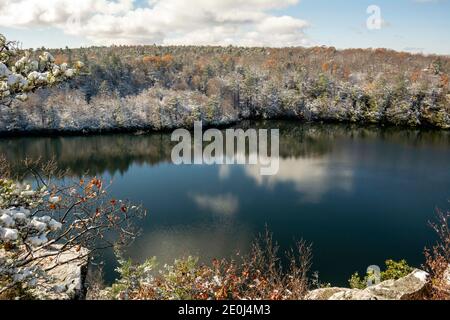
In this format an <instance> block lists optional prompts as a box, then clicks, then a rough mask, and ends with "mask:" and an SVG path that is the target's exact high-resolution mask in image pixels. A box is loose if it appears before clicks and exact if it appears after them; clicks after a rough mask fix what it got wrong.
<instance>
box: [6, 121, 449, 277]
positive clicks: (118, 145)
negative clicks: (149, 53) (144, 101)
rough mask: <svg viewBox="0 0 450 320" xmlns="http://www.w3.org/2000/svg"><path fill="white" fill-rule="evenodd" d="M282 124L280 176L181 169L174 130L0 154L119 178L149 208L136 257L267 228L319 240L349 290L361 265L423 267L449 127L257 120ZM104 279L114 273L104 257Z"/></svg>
mask: <svg viewBox="0 0 450 320" xmlns="http://www.w3.org/2000/svg"><path fill="white" fill-rule="evenodd" d="M238 127H243V128H248V127H252V128H271V129H277V128H279V129H280V156H281V160H280V171H279V173H278V174H277V175H276V176H268V177H263V176H261V175H260V174H259V170H258V168H256V167H255V166H206V165H204V166H198V165H197V166H192V165H182V166H175V165H173V164H172V163H171V157H170V155H171V149H172V146H173V143H171V141H170V134H169V133H157V134H145V135H132V134H115V135H99V136H85V137H72V136H67V137H29V138H17V137H16V138H2V139H0V153H3V154H5V155H6V157H7V158H8V159H9V160H10V161H11V162H12V163H13V167H15V169H16V170H20V168H19V165H18V164H17V163H18V161H19V160H22V159H24V158H25V157H29V158H38V157H41V158H42V159H44V160H45V159H50V158H52V157H55V159H56V160H57V162H58V164H59V166H60V167H61V168H67V169H70V171H71V175H73V177H80V176H81V175H83V174H84V173H85V172H89V174H91V175H96V176H103V177H104V178H105V179H106V180H109V179H112V180H113V185H112V187H111V190H110V191H111V193H112V196H113V197H115V198H122V199H130V200H133V201H136V202H138V203H143V204H144V205H145V207H146V208H147V210H148V212H149V214H148V216H147V217H146V218H145V220H143V221H141V226H142V230H143V234H142V236H141V237H139V238H138V239H137V241H136V242H135V243H134V244H133V246H132V247H131V248H130V249H129V251H128V254H129V255H130V256H131V257H132V258H133V259H135V260H136V261H142V260H143V259H145V258H146V257H151V256H157V257H158V258H159V260H160V261H162V262H170V261H172V260H173V259H175V258H178V257H182V256H187V255H195V256H199V257H201V260H202V261H203V262H208V261H210V260H211V259H213V258H215V257H217V258H221V257H230V256H231V255H232V254H233V253H234V252H236V251H237V250H239V251H240V252H242V253H245V252H247V251H248V249H249V246H250V243H251V242H252V240H253V239H254V238H255V236H256V235H257V234H258V233H260V232H263V231H264V229H265V226H266V225H267V227H268V228H269V229H270V231H272V232H273V233H274V237H275V239H276V240H277V241H278V243H279V244H280V246H281V248H282V249H287V248H288V247H289V246H291V245H293V244H294V241H295V240H296V239H297V240H298V239H302V238H303V239H305V240H307V241H309V242H311V243H313V250H314V261H313V262H314V265H313V270H317V271H319V272H320V279H321V281H323V282H331V283H332V284H333V285H341V286H342V285H347V279H348V278H350V276H351V274H352V273H353V272H355V271H359V272H364V271H365V269H366V268H367V266H369V265H373V264H376V265H382V264H383V262H384V261H385V260H386V259H403V258H405V259H407V260H408V262H409V263H410V264H412V265H414V266H420V265H421V263H422V262H423V249H424V247H425V246H426V245H430V244H432V243H433V241H434V235H433V231H432V230H431V229H430V228H429V227H428V225H427V223H428V221H429V220H431V219H433V217H434V211H435V208H437V207H440V208H443V209H447V208H449V203H448V199H450V132H446V131H433V130H419V129H418V130H410V129H395V128H376V127H374V128H372V127H370V128H361V127H356V126H351V125H332V124H316V125H312V124H302V123H299V122H289V121H268V122H248V123H243V124H240V125H239V126H238ZM103 258H104V259H105V262H106V264H105V277H106V280H107V281H112V280H114V278H115V276H116V275H115V273H114V268H115V264H114V262H113V261H114V259H113V257H112V255H111V253H105V254H104V257H103Z"/></svg>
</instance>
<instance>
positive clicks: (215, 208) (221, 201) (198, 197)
mask: <svg viewBox="0 0 450 320" xmlns="http://www.w3.org/2000/svg"><path fill="white" fill-rule="evenodd" d="M191 197H192V199H193V200H194V202H195V203H196V205H197V206H198V207H199V208H200V209H202V210H205V211H210V212H212V213H216V214H221V215H225V216H230V215H233V214H235V213H236V212H237V211H238V210H239V199H238V198H237V197H236V196H234V195H232V194H224V195H217V196H211V195H202V194H195V195H192V196H191Z"/></svg>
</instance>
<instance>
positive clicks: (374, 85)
mask: <svg viewBox="0 0 450 320" xmlns="http://www.w3.org/2000/svg"><path fill="white" fill-rule="evenodd" d="M44 51H45V48H42V49H39V50H35V51H34V52H32V53H31V56H33V55H35V56H38V55H39V54H40V53H42V52H44ZM48 51H49V52H50V53H51V55H52V57H54V63H55V64H56V65H63V66H73V65H75V66H77V68H76V70H79V71H80V72H78V73H77V75H76V76H74V77H70V79H67V81H56V82H54V83H52V85H51V86H48V87H44V88H42V87H40V88H35V89H33V90H30V92H28V97H27V99H26V100H24V99H22V100H23V101H21V100H19V99H14V100H13V101H12V102H11V103H9V104H6V103H2V105H1V106H0V108H1V109H0V131H2V132H4V133H16V132H19V133H20V132H33V131H37V132H41V131H49V132H53V131H56V132H75V133H77V132H102V131H116V130H117V131H124V130H127V131H128V130H156V131H159V130H167V129H173V128H178V127H190V126H192V124H193V122H194V121H196V120H202V121H203V122H204V124H205V125H207V126H213V125H229V124H231V123H236V122H239V121H241V120H245V119H288V118H289V119H298V120H301V121H304V122H309V121H319V122H339V123H340V122H343V123H356V124H361V125H368V124H374V125H387V126H407V127H434V128H441V129H449V128H450V94H449V93H450V92H449V74H450V58H449V57H447V56H438V55H422V54H409V53H405V52H396V51H392V50H388V49H348V50H337V49H335V48H333V47H312V48H301V47H296V48H281V49H274V48H242V47H232V46H230V47H196V46H172V47H171V46H112V47H90V48H80V49H69V48H65V49H53V50H48ZM80 62H81V63H80Z"/></svg>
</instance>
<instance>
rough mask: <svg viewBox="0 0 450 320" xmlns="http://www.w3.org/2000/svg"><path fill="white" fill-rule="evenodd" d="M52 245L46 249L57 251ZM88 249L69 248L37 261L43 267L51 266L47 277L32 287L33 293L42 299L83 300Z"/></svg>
mask: <svg viewBox="0 0 450 320" xmlns="http://www.w3.org/2000/svg"><path fill="white" fill-rule="evenodd" d="M57 250H58V246H54V247H53V248H52V249H49V250H48V251H45V252H42V255H46V254H48V253H49V252H52V251H57ZM87 255H88V250H87V249H84V248H81V249H80V250H78V251H77V250H75V249H72V250H69V251H66V252H64V253H63V254H61V255H60V256H58V257H51V258H45V259H43V260H42V261H40V262H39V264H40V265H41V266H42V267H43V268H52V267H53V266H55V265H56V267H54V268H53V269H51V270H50V271H49V272H48V275H49V279H46V280H39V281H38V285H37V286H36V288H34V289H32V293H33V295H34V296H35V297H36V298H37V299H42V300H48V299H51V300H83V299H85V297H86V288H85V285H84V284H85V280H86V274H87V268H88V262H89V259H88V256H87Z"/></svg>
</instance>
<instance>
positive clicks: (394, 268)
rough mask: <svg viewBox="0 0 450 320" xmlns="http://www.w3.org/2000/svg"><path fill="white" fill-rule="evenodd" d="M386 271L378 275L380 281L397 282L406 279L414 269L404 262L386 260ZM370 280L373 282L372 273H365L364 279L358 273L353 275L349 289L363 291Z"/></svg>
mask: <svg viewBox="0 0 450 320" xmlns="http://www.w3.org/2000/svg"><path fill="white" fill-rule="evenodd" d="M385 263H386V270H384V271H382V272H381V274H380V281H387V280H398V279H401V278H403V277H406V276H407V275H409V274H410V273H411V272H413V271H414V268H412V267H410V266H409V265H408V263H407V262H406V260H400V261H394V260H387V261H386V262H385ZM370 280H374V274H373V272H370V273H367V274H366V275H365V276H364V277H361V276H360V275H359V273H358V272H356V273H354V274H353V275H352V277H351V278H350V279H349V281H348V282H349V284H350V288H352V289H361V290H362V289H365V288H367V285H368V283H369V281H370ZM372 282H373V281H372Z"/></svg>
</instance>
